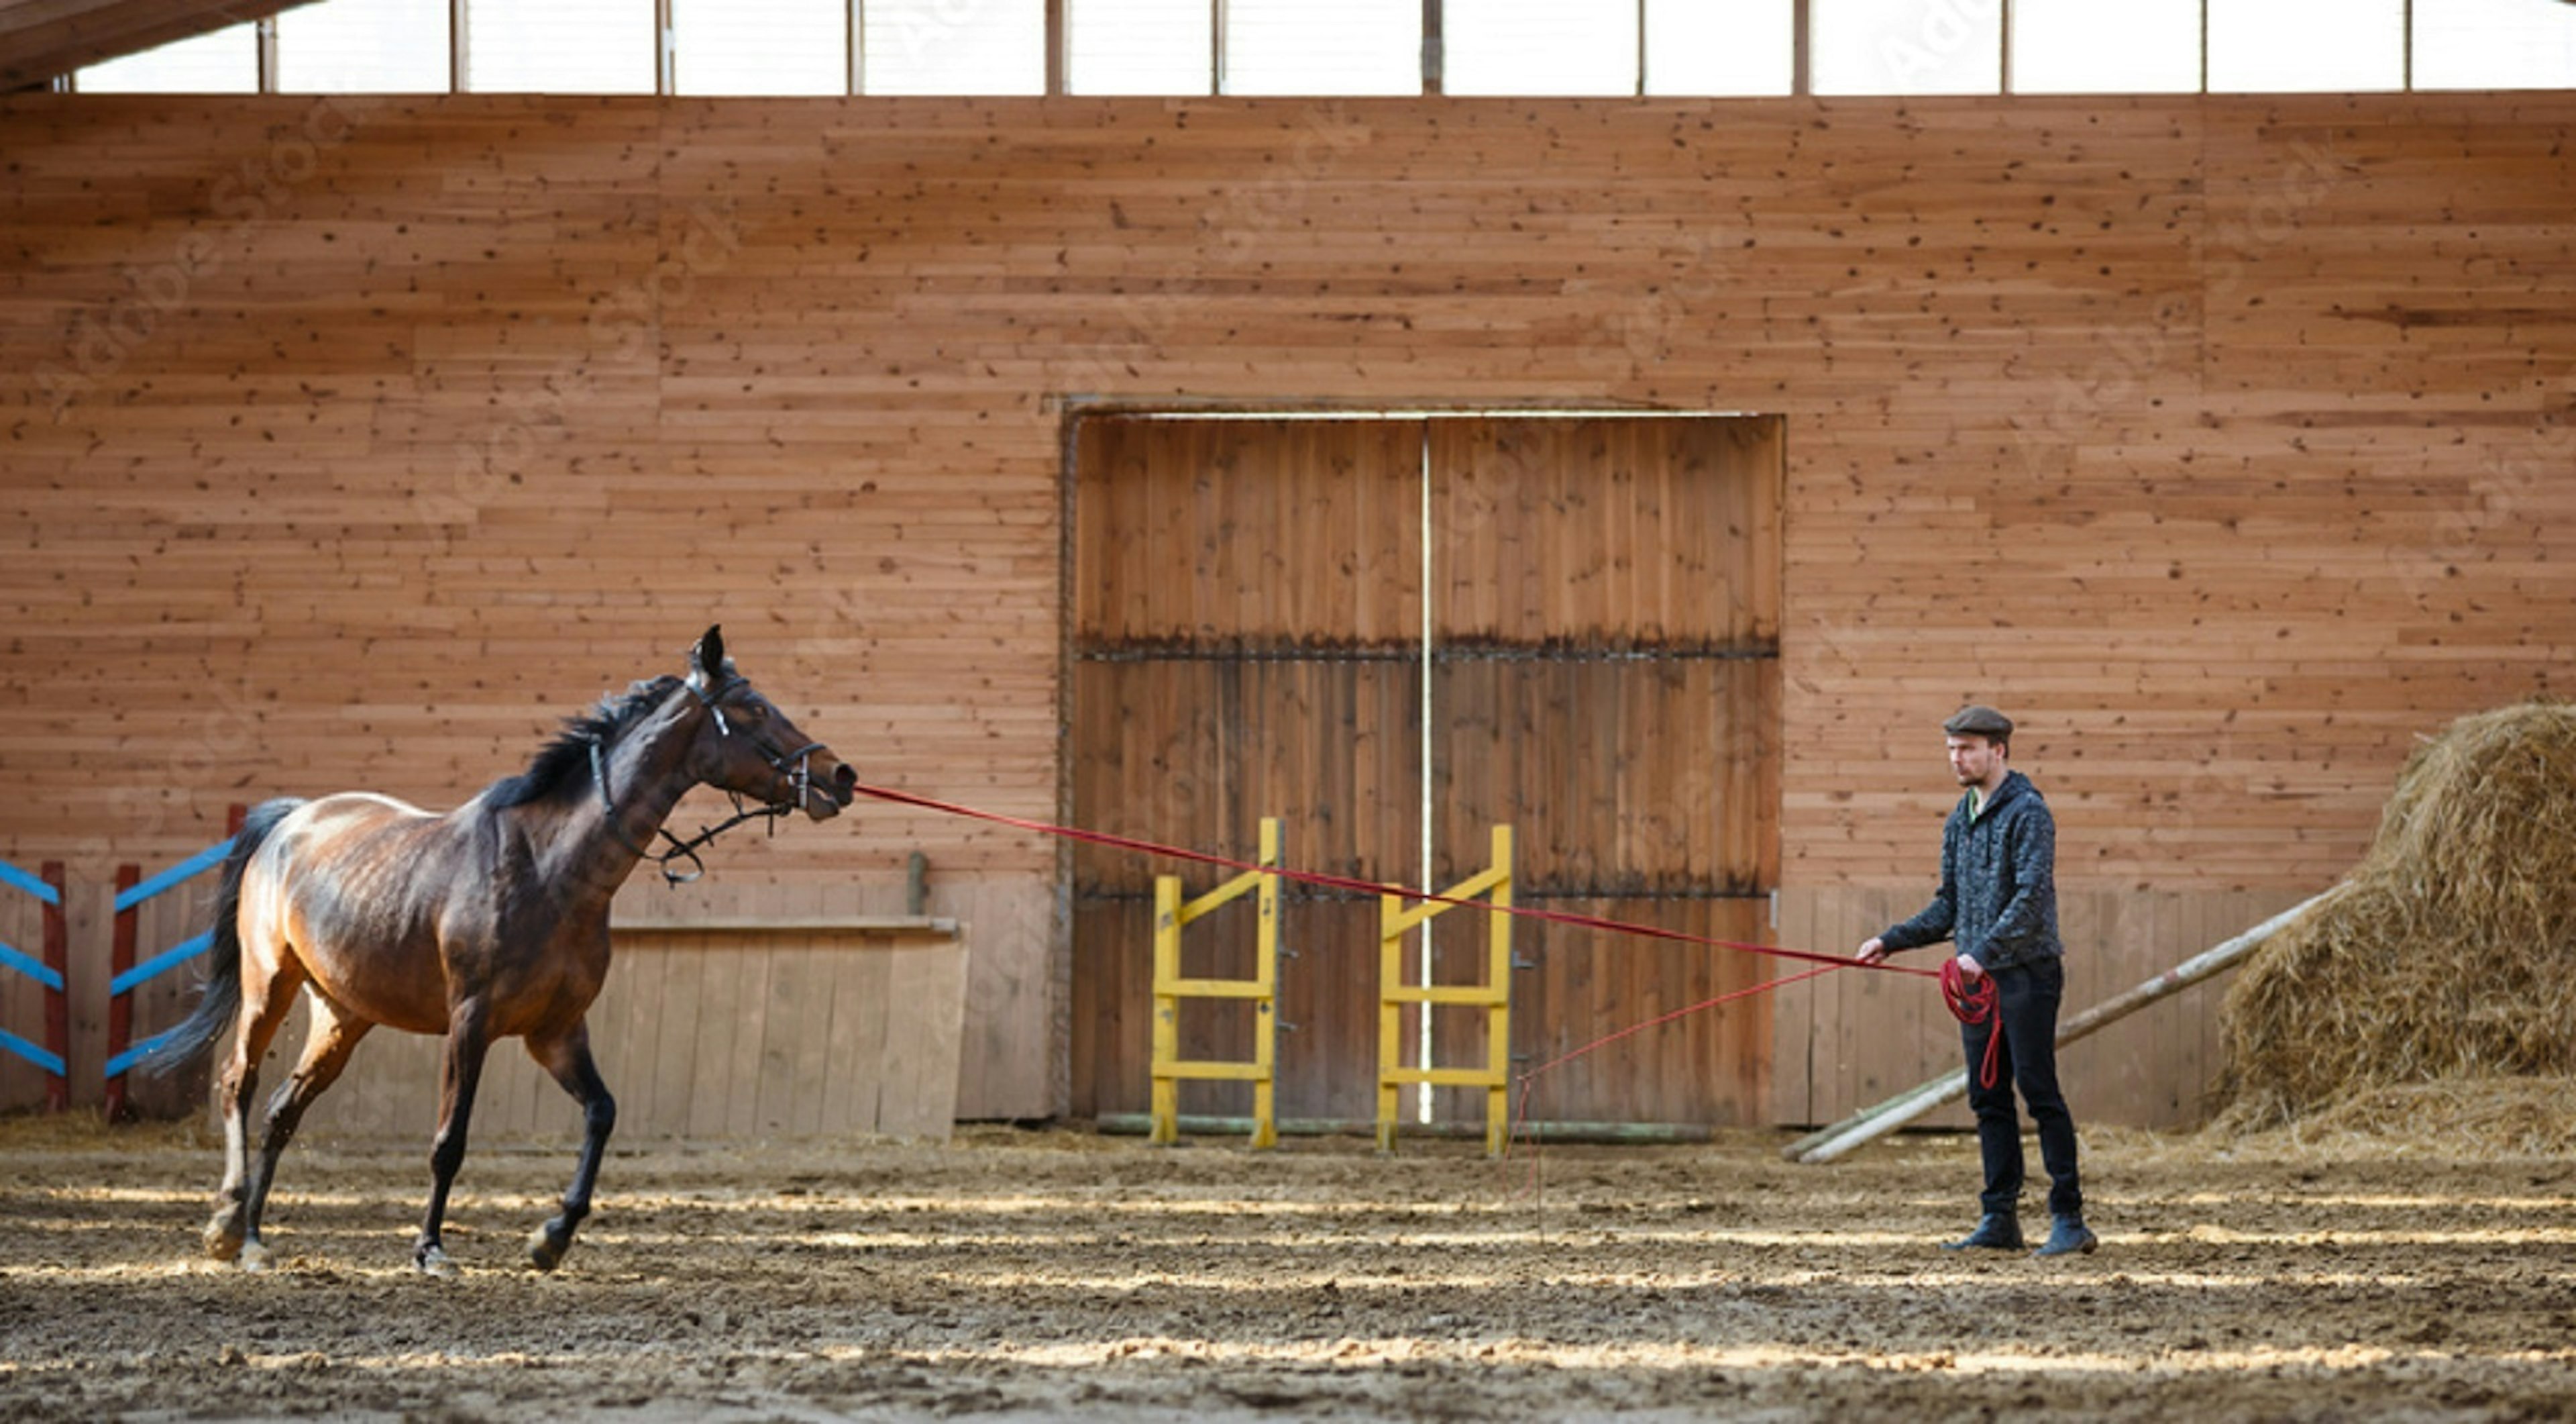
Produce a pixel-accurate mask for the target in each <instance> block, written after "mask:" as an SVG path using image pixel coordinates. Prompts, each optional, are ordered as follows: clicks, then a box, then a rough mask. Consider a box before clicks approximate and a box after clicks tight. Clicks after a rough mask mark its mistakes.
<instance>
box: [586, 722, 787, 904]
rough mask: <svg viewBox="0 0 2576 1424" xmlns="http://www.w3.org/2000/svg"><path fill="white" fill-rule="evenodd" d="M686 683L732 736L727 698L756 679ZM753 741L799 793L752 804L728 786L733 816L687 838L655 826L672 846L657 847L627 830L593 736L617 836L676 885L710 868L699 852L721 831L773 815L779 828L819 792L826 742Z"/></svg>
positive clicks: (597, 774)
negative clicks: (817, 760)
mask: <svg viewBox="0 0 2576 1424" xmlns="http://www.w3.org/2000/svg"><path fill="white" fill-rule="evenodd" d="M680 685H681V686H682V687H685V688H687V689H688V690H689V695H690V696H692V697H695V698H696V699H698V704H699V705H700V706H702V707H704V708H706V709H707V715H709V716H711V717H713V718H715V720H716V735H718V736H721V737H730V736H732V735H733V734H734V732H733V724H732V723H731V722H729V721H727V720H726V719H725V714H724V700H725V699H726V698H728V697H730V696H732V695H733V694H734V691H735V690H736V689H738V688H744V687H748V686H750V685H751V679H749V678H746V677H731V678H727V679H726V680H725V681H724V682H723V683H722V684H721V685H719V686H718V687H717V688H716V689H715V690H714V691H713V692H709V691H708V690H707V689H705V688H703V687H700V686H699V685H698V684H697V683H696V682H695V681H694V680H693V681H688V682H683V683H682V684H680ZM750 741H751V745H752V749H753V750H754V751H757V752H759V753H760V754H761V756H762V757H763V758H764V759H766V760H767V761H768V763H769V769H770V770H772V771H775V772H777V773H778V774H779V775H781V776H784V777H786V778H787V784H788V786H789V787H790V788H791V789H792V790H793V792H794V794H793V795H791V796H789V797H788V798H786V799H785V800H780V801H770V802H766V803H764V804H762V805H759V806H755V807H752V808H750V809H748V810H746V809H744V806H743V796H742V793H741V792H739V791H726V792H725V795H726V796H728V797H730V798H732V800H733V809H734V814H733V815H732V816H731V817H730V818H728V819H727V820H725V821H723V822H721V823H719V824H717V825H714V826H701V827H699V828H698V833H697V834H696V835H694V836H691V837H689V838H688V839H687V840H682V839H680V838H679V837H678V836H675V835H673V834H671V832H670V830H669V828H667V827H663V826H656V827H654V828H653V830H654V833H655V834H656V835H659V836H660V837H661V838H662V839H664V840H666V841H668V842H670V843H671V848H670V849H668V850H662V851H655V850H648V849H646V848H645V847H643V846H640V845H637V844H636V843H635V840H634V838H633V837H632V836H629V835H627V834H626V827H625V825H624V824H622V823H621V822H620V821H619V820H618V818H617V799H616V798H615V797H614V796H612V795H611V794H610V793H609V789H608V761H607V758H606V755H605V754H604V752H603V750H602V747H601V742H600V739H599V738H597V737H593V738H592V739H591V742H590V778H591V781H592V782H593V783H595V784H596V785H597V786H598V787H599V805H600V809H601V810H602V811H604V812H605V813H606V814H607V817H608V832H609V834H610V835H613V836H615V837H617V839H618V842H619V843H620V844H622V845H624V846H625V847H626V848H627V849H628V850H630V851H633V852H634V853H635V856H636V858H637V859H639V860H648V861H651V862H652V863H653V868H654V869H656V870H659V871H661V872H662V879H663V880H664V881H665V882H667V883H669V884H672V885H686V884H688V883H689V882H690V881H692V880H695V879H697V878H698V877H699V876H701V875H704V874H706V873H707V863H706V862H705V861H703V860H700V859H699V858H698V851H699V850H700V849H701V848H703V847H705V846H706V845H708V844H710V843H711V842H713V841H714V840H715V838H716V837H718V836H720V835H723V834H724V833H725V832H727V831H730V830H732V829H733V828H734V827H736V826H739V825H741V824H743V823H744V822H746V821H769V822H771V823H772V825H771V827H770V829H771V831H772V832H773V833H774V832H775V831H776V830H777V826H776V824H775V822H776V821H777V819H778V818H779V817H781V816H788V815H793V814H795V813H796V812H797V811H800V810H802V809H804V807H805V801H806V798H807V797H809V796H812V795H813V794H814V769H813V762H814V753H816V752H818V751H821V750H823V744H822V743H821V742H807V743H806V744H805V745H803V746H801V747H797V748H795V749H794V750H792V751H780V750H778V749H777V748H776V747H773V746H771V745H770V744H769V742H768V739H767V738H764V737H761V736H759V735H758V734H756V733H755V734H751V735H750ZM790 762H793V763H795V766H794V769H792V770H791V769H790V768H789V765H788V764H789V763H790ZM677 860H685V861H687V862H688V863H689V864H690V865H691V866H693V867H695V868H694V869H690V870H685V871H681V870H673V869H672V868H671V863H672V862H673V861H677Z"/></svg>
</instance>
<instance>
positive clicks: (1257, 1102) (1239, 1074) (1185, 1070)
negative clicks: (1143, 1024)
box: [1151, 816, 1279, 1147]
mask: <svg viewBox="0 0 2576 1424" xmlns="http://www.w3.org/2000/svg"><path fill="white" fill-rule="evenodd" d="M1253 863H1254V864H1256V865H1261V866H1265V867H1270V868H1272V869H1275V868H1276V867H1277V866H1278V864H1279V822H1278V820H1277V819H1276V818H1275V817H1270V816H1264V817H1262V819H1261V849H1260V853H1259V854H1258V855H1257V856H1255V857H1254V861H1253ZM1246 891H1250V892H1253V893H1254V903H1255V905H1256V907H1257V913H1258V917H1259V923H1258V928H1257V930H1256V932H1255V934H1256V938H1255V942H1254V948H1255V958H1254V961H1253V977H1252V978H1249V979H1185V978H1183V977H1181V931H1182V929H1183V928H1185V927H1186V926H1188V925H1189V924H1190V923H1191V922H1192V921H1194V920H1197V919H1199V918H1200V917H1202V916H1204V915H1207V914H1208V913H1210V912H1212V911H1214V910H1215V909H1217V908H1218V907H1219V906H1222V905H1225V904H1227V903H1229V902H1231V901H1233V900H1234V899H1236V898H1238V897H1239V896H1241V895H1243V894H1244V893H1245V892H1246ZM1278 995H1279V877H1278V876H1277V875H1275V874H1270V873H1267V872H1266V871H1263V870H1247V871H1245V872H1243V873H1242V874H1241V875H1238V876H1236V877H1234V878H1233V879H1232V880H1229V881H1227V882H1225V883H1224V884H1223V885H1220V886H1218V887H1216V888H1215V889H1214V890H1211V891H1209V892H1208V893H1206V894H1204V895H1201V896H1200V897H1198V898H1197V899H1195V900H1191V901H1189V902H1187V903H1183V901H1182V900H1181V881H1180V877H1179V876H1176V875H1159V876H1156V877H1155V878H1154V1067H1153V1074H1154V1084H1153V1118H1154V1125H1153V1132H1152V1135H1151V1140H1153V1141H1155V1142H1160V1143H1171V1142H1178V1141H1179V1140H1180V1136H1181V1111H1180V1104H1181V1082H1182V1080H1184V1079H1198V1080H1211V1079H1212V1080H1218V1081H1229V1082H1249V1083H1251V1084H1252V1142H1251V1145H1252V1146H1254V1147H1276V1146H1278V1145H1279V1120H1278V1101H1277V1097H1276V1092H1275V1080H1276V1076H1277V1074H1276V1068H1277V1064H1278V1049H1279V1013H1278V1006H1277V1000H1278ZM1183 999H1248V1000H1250V1001H1251V1003H1252V1014H1253V1024H1252V1061H1251V1062H1249V1063H1241V1062H1216V1061H1210V1060H1205V1059H1200V1060H1190V1059H1184V1058H1182V1057H1181V1001H1182V1000H1183Z"/></svg>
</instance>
